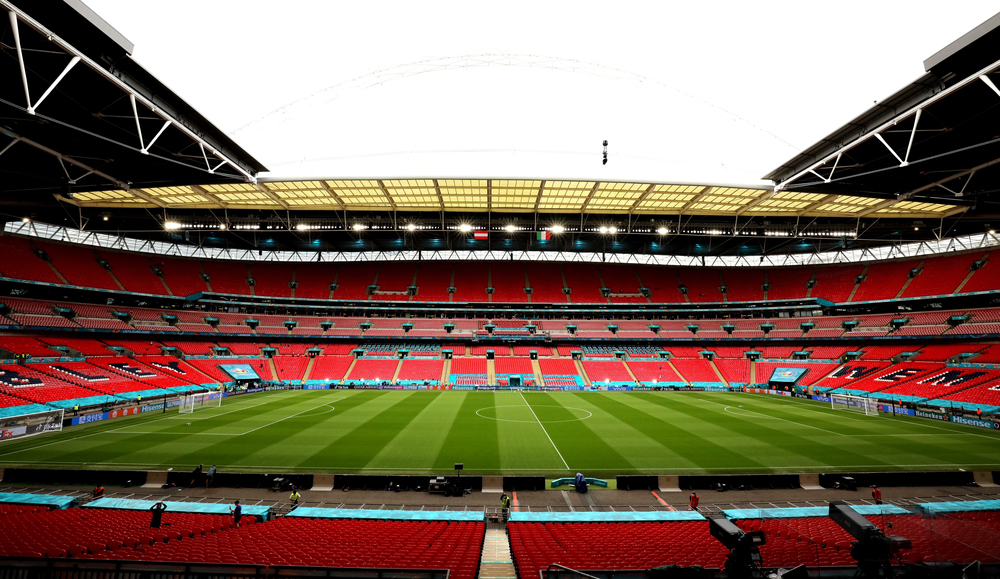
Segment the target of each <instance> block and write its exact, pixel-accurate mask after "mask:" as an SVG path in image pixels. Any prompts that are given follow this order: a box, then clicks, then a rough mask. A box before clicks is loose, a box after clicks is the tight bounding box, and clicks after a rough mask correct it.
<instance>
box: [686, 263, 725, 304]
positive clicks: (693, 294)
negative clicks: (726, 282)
mask: <svg viewBox="0 0 1000 579" xmlns="http://www.w3.org/2000/svg"><path fill="white" fill-rule="evenodd" d="M678 275H679V276H680V280H681V283H682V284H683V285H684V286H685V287H687V291H688V293H687V297H688V300H689V301H692V302H721V301H725V299H724V295H723V294H722V293H721V292H719V288H720V287H721V286H722V285H723V284H722V278H721V276H720V273H719V271H718V270H711V269H694V268H691V269H680V270H678Z"/></svg>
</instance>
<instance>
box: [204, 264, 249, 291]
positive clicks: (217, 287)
mask: <svg viewBox="0 0 1000 579" xmlns="http://www.w3.org/2000/svg"><path fill="white" fill-rule="evenodd" d="M201 267H202V270H203V271H204V272H205V273H206V274H208V276H209V278H210V279H209V280H208V284H209V285H210V286H211V287H212V291H213V292H215V293H222V294H237V295H247V296H248V295H250V285H249V284H247V280H248V279H249V278H250V270H249V266H248V265H247V264H246V263H239V262H226V261H218V260H214V259H206V260H203V261H202V262H201Z"/></svg>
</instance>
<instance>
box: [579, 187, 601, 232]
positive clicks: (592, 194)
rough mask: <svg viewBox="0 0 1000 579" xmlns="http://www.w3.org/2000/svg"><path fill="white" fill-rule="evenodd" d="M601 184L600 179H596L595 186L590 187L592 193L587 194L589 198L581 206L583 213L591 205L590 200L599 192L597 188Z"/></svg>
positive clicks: (581, 229)
mask: <svg viewBox="0 0 1000 579" xmlns="http://www.w3.org/2000/svg"><path fill="white" fill-rule="evenodd" d="M600 186H601V182H600V181H594V186H593V187H591V188H590V193H589V194H587V198H586V199H584V201H583V205H581V206H580V213H581V214H582V213H586V212H587V205H590V200H591V199H593V198H594V194H595V193H597V188H598V187H600ZM580 231H583V228H582V227H581V228H580Z"/></svg>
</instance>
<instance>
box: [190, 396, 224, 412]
mask: <svg viewBox="0 0 1000 579" xmlns="http://www.w3.org/2000/svg"><path fill="white" fill-rule="evenodd" d="M220 406H222V393H221V392H201V393H198V394H188V395H187V396H182V397H181V406H180V413H181V414H191V413H192V412H194V411H195V410H201V409H202V408H218V407H220Z"/></svg>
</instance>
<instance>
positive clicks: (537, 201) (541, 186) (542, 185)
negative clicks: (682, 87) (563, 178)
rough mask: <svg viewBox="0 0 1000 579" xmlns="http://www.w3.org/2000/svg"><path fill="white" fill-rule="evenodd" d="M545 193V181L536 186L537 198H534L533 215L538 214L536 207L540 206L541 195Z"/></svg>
mask: <svg viewBox="0 0 1000 579" xmlns="http://www.w3.org/2000/svg"><path fill="white" fill-rule="evenodd" d="M544 192H545V181H542V183H541V184H540V185H539V186H538V197H536V198H535V213H538V206H539V205H541V204H542V193H544Z"/></svg>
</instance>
